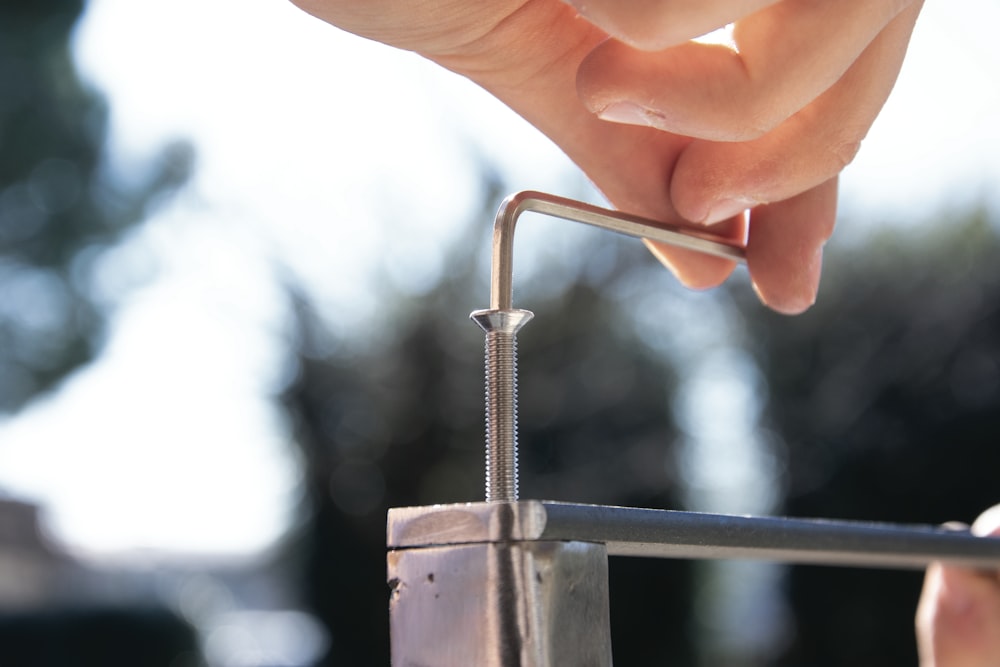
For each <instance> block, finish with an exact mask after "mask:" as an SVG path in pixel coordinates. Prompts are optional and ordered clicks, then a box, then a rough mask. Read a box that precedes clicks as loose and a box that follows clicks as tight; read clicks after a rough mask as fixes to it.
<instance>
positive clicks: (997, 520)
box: [972, 505, 1000, 537]
mask: <svg viewBox="0 0 1000 667" xmlns="http://www.w3.org/2000/svg"><path fill="white" fill-rule="evenodd" d="M972 534H973V535H978V536H980V537H987V536H1000V505H994V506H993V507H991V508H989V509H988V510H986V511H985V512H983V513H982V514H980V515H979V518H977V519H976V520H975V522H974V523H973V524H972Z"/></svg>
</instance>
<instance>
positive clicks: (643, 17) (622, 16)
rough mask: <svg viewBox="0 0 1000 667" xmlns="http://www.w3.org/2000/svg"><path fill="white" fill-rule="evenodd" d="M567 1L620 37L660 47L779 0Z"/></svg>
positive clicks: (644, 46) (645, 46)
mask: <svg viewBox="0 0 1000 667" xmlns="http://www.w3.org/2000/svg"><path fill="white" fill-rule="evenodd" d="M567 1H568V2H569V3H570V4H571V5H573V6H574V7H576V9H577V11H579V12H580V15H581V16H583V17H584V18H586V19H587V20H588V21H590V22H591V23H593V24H595V25H596V26H598V27H600V28H601V29H602V30H604V31H605V32H607V33H608V34H609V35H612V36H614V37H615V38H616V39H619V40H621V41H623V42H626V43H628V44H632V45H633V46H636V47H638V48H641V49H645V50H659V49H664V48H666V47H668V46H673V45H674V44H680V43H681V42H684V41H687V40H689V39H693V38H695V37H700V36H701V35H704V34H707V33H709V32H712V31H713V30H715V29H717V28H721V27H722V26H724V25H726V24H729V23H732V22H734V21H736V20H738V19H740V18H742V17H744V16H747V15H748V14H751V13H752V12H755V11H757V10H758V9H760V8H761V7H766V6H767V5H770V4H772V3H773V2H775V1H776V0H632V1H631V2H621V0H567Z"/></svg>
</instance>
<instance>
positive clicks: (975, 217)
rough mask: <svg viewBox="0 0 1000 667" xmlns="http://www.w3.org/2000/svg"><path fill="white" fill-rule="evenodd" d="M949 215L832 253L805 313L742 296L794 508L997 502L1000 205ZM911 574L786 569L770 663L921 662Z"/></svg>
mask: <svg viewBox="0 0 1000 667" xmlns="http://www.w3.org/2000/svg"><path fill="white" fill-rule="evenodd" d="M948 217H949V218H952V221H951V222H950V223H949V224H948V225H941V224H936V225H927V226H925V227H924V229H933V230H937V231H929V232H928V231H924V232H910V231H908V232H907V233H905V234H903V233H901V232H899V231H898V230H897V231H895V232H892V233H891V234H889V233H887V234H885V235H884V236H882V237H879V238H876V239H874V241H873V242H871V243H870V244H868V245H867V246H866V247H864V248H847V249H844V250H841V252H839V253H837V252H830V253H828V258H827V262H826V264H827V268H826V269H825V278H824V283H823V287H822V290H821V294H820V297H819V300H818V302H817V305H816V306H815V307H814V308H813V309H812V310H810V311H809V312H808V313H806V314H805V315H802V316H800V317H796V318H785V317H781V316H778V315H774V314H772V313H766V312H763V310H762V309H760V308H759V307H757V306H756V305H749V304H745V306H746V308H745V309H746V310H747V312H748V321H750V322H751V325H750V331H749V332H748V333H749V335H748V339H749V341H750V344H751V345H753V346H754V347H755V348H756V354H757V357H758V359H759V363H760V365H761V367H762V368H763V369H764V370H765V374H766V376H767V378H768V382H769V385H770V404H769V407H768V416H769V420H770V422H771V425H772V427H773V428H774V429H775V430H776V431H777V432H778V433H780V435H781V437H782V438H783V439H784V440H785V442H786V444H787V452H788V472H787V484H788V498H787V502H786V509H787V512H788V513H789V514H791V515H797V516H822V517H840V518H849V519H865V520H869V519H870V520H886V521H901V522H910V523H912V522H918V523H939V522H944V521H947V520H953V519H954V520H964V521H971V520H972V519H973V518H974V517H975V516H976V515H977V514H978V513H979V512H980V511H982V510H983V509H985V508H986V507H988V506H990V505H992V504H993V503H996V502H997V501H1000V493H998V491H997V488H998V486H997V477H996V476H997V473H998V471H1000V448H998V447H997V443H998V442H1000V263H998V261H997V258H998V257H1000V239H998V236H997V233H996V229H997V220H995V219H993V220H990V216H989V214H988V213H987V212H986V211H983V210H980V211H974V212H972V213H971V214H968V215H966V216H961V217H959V216H948ZM962 217H964V218H965V219H964V220H963V219H962ZM751 311H752V312H751ZM921 579H922V574H921V573H899V572H882V571H864V570H840V569H831V568H815V567H812V568H806V567H802V568H794V569H793V572H792V575H791V577H790V596H791V600H792V603H793V607H794V616H795V618H796V620H797V625H798V628H797V632H796V633H795V636H794V641H793V642H792V644H791V645H790V647H789V649H788V651H787V654H786V655H785V657H784V658H783V659H782V660H781V661H780V664H783V665H805V664H807V665H816V666H822V665H856V666H857V665H885V664H895V665H900V664H916V653H915V644H914V636H913V613H914V611H915V607H916V601H917V599H918V596H919V588H920V584H921Z"/></svg>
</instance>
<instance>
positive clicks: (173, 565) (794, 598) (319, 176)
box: [0, 0, 1000, 667]
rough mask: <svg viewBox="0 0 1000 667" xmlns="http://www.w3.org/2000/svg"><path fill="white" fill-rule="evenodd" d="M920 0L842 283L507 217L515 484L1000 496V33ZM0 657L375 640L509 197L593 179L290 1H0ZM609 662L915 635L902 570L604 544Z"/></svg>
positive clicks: (791, 500)
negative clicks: (793, 286)
mask: <svg viewBox="0 0 1000 667" xmlns="http://www.w3.org/2000/svg"><path fill="white" fill-rule="evenodd" d="M998 18H1000V9H998V8H997V6H996V5H995V4H993V3H991V2H989V1H988V0H977V1H972V0H970V1H969V2H965V3H962V6H961V8H956V7H953V6H948V5H946V4H943V3H938V4H935V3H930V4H928V5H927V6H926V7H925V9H924V11H923V16H922V17H921V21H920V23H919V24H918V27H917V30H916V33H915V35H914V38H913V43H912V46H911V53H910V56H909V57H908V60H907V63H906V65H905V67H904V71H903V73H902V75H901V77H900V81H899V84H898V85H897V89H896V92H895V93H894V95H893V97H892V98H891V99H890V101H889V103H888V105H887V106H886V109H885V110H884V112H883V114H882V116H881V117H880V119H879V120H878V122H877V123H876V125H875V127H874V128H873V130H872V132H871V134H870V136H869V139H868V140H867V141H866V143H865V146H864V147H863V149H862V151H861V154H860V155H859V157H858V159H857V161H856V162H855V163H854V164H852V165H851V166H850V167H849V168H848V170H847V171H846V172H845V174H844V178H843V188H842V197H841V200H842V206H841V209H842V213H841V220H840V222H839V228H838V232H837V234H836V235H835V237H834V239H833V240H832V241H831V243H830V244H829V245H828V247H827V253H826V257H827V260H826V269H825V274H824V282H823V285H822V288H821V292H820V298H819V302H818V304H817V305H816V306H815V307H814V308H813V309H812V310H810V311H809V312H808V313H806V314H805V315H802V316H799V317H795V318H787V317H782V316H778V315H775V314H773V313H770V312H768V311H766V310H765V309H764V308H762V307H761V306H760V305H758V304H757V303H756V301H755V299H754V298H753V296H752V292H751V290H750V288H749V285H748V281H747V280H746V277H745V275H744V274H741V273H738V274H737V275H736V276H735V277H734V278H733V279H732V280H730V282H729V283H728V284H727V285H726V287H724V288H721V289H718V290H714V291H711V292H707V293H694V292H688V291H686V290H683V289H681V288H679V287H678V286H677V284H676V282H675V281H674V280H673V279H672V278H671V277H670V275H669V274H668V273H667V272H666V271H664V270H662V269H661V268H660V267H659V266H657V265H656V264H655V262H654V261H653V260H652V259H651V258H650V257H649V256H647V254H646V253H645V252H644V250H643V249H642V247H641V245H640V244H638V243H636V242H634V241H630V240H622V239H618V238H615V237H611V236H608V235H606V234H603V233H601V232H597V231H594V230H587V229H582V228H581V229H577V228H574V226H572V225H569V224H568V223H564V222H559V221H552V220H548V219H542V218H539V219H537V220H531V221H530V222H529V223H528V224H523V225H521V227H520V231H519V237H518V242H517V251H516V252H517V255H518V267H517V277H516V287H517V292H518V304H519V305H520V306H521V307H525V308H530V309H532V310H534V311H535V313H536V318H535V320H534V321H533V322H532V324H531V325H530V326H529V327H526V328H525V330H524V331H523V333H522V335H521V336H520V339H519V340H520V351H521V360H520V369H521V378H520V386H521V400H520V405H521V441H522V443H523V444H522V484H521V488H522V496H524V497H536V498H546V499H553V500H570V501H577V502H594V503H612V504H625V505H637V506H645V507H663V508H683V509H691V510H701V511H718V512H734V513H755V514H788V515H794V516H814V517H837V518H849V519H874V520H887V521H904V522H919V523H938V522H943V521H948V520H962V521H971V520H972V519H973V518H975V516H976V515H977V514H978V513H979V512H980V511H981V510H982V509H985V508H986V507H987V506H989V505H991V504H993V503H995V502H997V501H1000V488H998V487H1000V485H998V482H997V479H996V471H998V470H1000V449H998V448H997V446H996V443H997V440H998V436H1000V312H998V308H1000V268H998V267H1000V262H998V260H997V258H998V257H1000V238H998V232H1000V195H998V191H1000V188H998V186H1000V125H998V124H997V123H996V118H997V117H1000V86H998V85H997V83H996V81H997V80H998V75H1000V51H998V50H997V48H996V46H995V42H994V40H993V36H992V34H991V33H992V31H993V26H995V25H996V21H997V19H998ZM0 148H2V150H0V663H2V664H16V665H19V666H25V665H27V666H46V667H47V666H50V665H60V666H64V665H68V664H74V665H87V666H89V665H102V666H107V665H130V666H135V665H150V666H153V665H164V666H169V667H191V666H195V665H206V666H208V667H251V666H254V667H265V666H268V667H279V666H280V667H300V666H301V667H305V666H313V665H316V666H318V665H376V664H388V647H387V633H388V628H387V623H388V619H387V597H388V591H387V588H386V585H385V581H384V579H385V564H384V523H385V511H386V509H387V508H388V507H392V506H400V505H412V504H426V503H436V502H453V501H468V500H478V499H480V498H481V496H482V468H483V463H482V440H483V428H482V411H483V406H482V396H481V389H482V359H481V355H482V338H481V333H480V332H479V330H478V329H477V328H476V327H475V326H474V325H473V324H471V323H469V322H468V320H467V315H468V313H469V312H470V311H472V310H474V309H477V308H482V307H485V306H486V305H488V304H487V298H488V292H487V276H488V268H489V267H488V250H489V249H488V243H489V232H490V227H491V224H492V216H493V213H494V211H495V210H496V207H497V205H498V203H499V201H500V200H501V198H502V197H503V196H505V195H506V194H508V193H509V192H513V191H516V190H520V189H540V190H547V191H551V192H555V193H558V194H561V195H565V196H571V197H577V198H581V199H586V200H591V201H595V202H597V203H600V199H599V198H598V196H597V195H596V193H594V191H593V190H592V189H591V188H590V186H589V185H588V184H587V183H586V181H585V179H583V178H582V176H581V175H580V174H579V173H578V172H577V171H576V170H575V168H574V167H573V166H572V165H571V164H570V163H569V162H568V161H567V160H566V159H565V158H564V157H563V156H562V155H561V154H560V153H559V151H558V150H557V149H555V148H554V147H553V146H552V145H551V144H550V143H549V142H548V141H547V140H546V139H545V138H544V137H542V136H540V135H539V134H538V133H537V132H536V131H534V130H533V129H532V128H531V127H529V126H528V125H526V124H525V123H524V122H523V121H521V120H520V119H518V118H517V117H516V116H514V115H513V114H512V113H511V112H509V111H508V110H507V109H505V108H504V107H502V106H501V105H500V104H499V103H497V102H496V101H494V100H493V99H492V98H490V97H489V96H488V95H486V94H485V93H483V92H482V91H480V90H478V89H476V88H475V87H474V86H472V85H471V84H469V83H468V82H466V81H463V80H461V79H459V78H457V77H455V76H453V75H450V74H448V73H446V72H443V71H439V70H438V69H436V68H435V67H433V66H432V65H430V64H429V63H426V62H424V61H422V60H421V59H419V58H417V57H415V56H413V55H412V54H407V53H402V52H398V51H394V50H391V49H388V48H385V47H382V46H379V45H376V44H372V43H368V42H365V41H363V40H360V39H358V38H356V37H353V36H350V35H347V34H344V33H342V32H340V31H338V30H336V29H334V28H331V27H329V26H327V25H325V24H322V23H320V22H319V21H317V20H315V19H312V18H311V17H309V16H306V15H305V14H303V13H302V12H300V11H299V10H298V9H296V8H295V7H293V6H292V5H291V4H289V3H286V2H283V1H282V0H216V2H212V3H203V2H195V1H194V0H176V1H175V2H172V3H146V2H130V1H128V0H90V2H82V0H51V1H50V2H46V3H38V2H30V1H29V0H9V1H8V2H6V3H4V5H3V8H0ZM611 578H612V582H611V585H612V589H611V590H612V626H613V627H612V633H613V641H614V650H615V663H616V664H617V665H625V666H628V665H649V664H665V665H666V664H669V665H723V666H726V665H731V666H738V667H751V666H764V665H847V664H850V665H876V664H877V665H883V664H915V662H916V656H915V649H914V642H913V633H912V616H913V611H914V608H915V604H916V600H917V597H918V594H919V587H920V582H921V574H920V573H898V572H881V571H867V570H846V569H834V568H821V567H808V568H807V567H802V568H788V567H783V566H777V565H767V564H760V563H747V562H729V563H688V562H682V561H677V562H667V561H655V562H646V561H640V560H625V559H621V560H617V559H613V561H612V563H611Z"/></svg>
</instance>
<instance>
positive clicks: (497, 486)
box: [486, 331, 518, 503]
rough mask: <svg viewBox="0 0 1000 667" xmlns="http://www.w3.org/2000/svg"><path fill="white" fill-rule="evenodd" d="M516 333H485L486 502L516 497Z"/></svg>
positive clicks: (515, 498)
mask: <svg viewBox="0 0 1000 667" xmlns="http://www.w3.org/2000/svg"><path fill="white" fill-rule="evenodd" d="M517 493H518V489H517V337H516V336H515V335H514V334H513V333H509V332H506V331H488V332H487V333H486V502H488V503H489V502H507V501H515V500H517Z"/></svg>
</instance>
